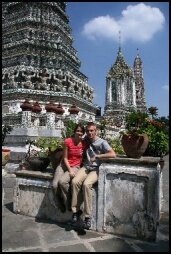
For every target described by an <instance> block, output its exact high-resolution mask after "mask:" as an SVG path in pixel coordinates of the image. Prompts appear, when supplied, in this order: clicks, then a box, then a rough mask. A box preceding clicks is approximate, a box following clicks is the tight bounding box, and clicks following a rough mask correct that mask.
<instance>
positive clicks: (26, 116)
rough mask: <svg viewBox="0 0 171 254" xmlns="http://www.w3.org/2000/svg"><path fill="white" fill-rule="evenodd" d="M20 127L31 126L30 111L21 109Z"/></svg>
mask: <svg viewBox="0 0 171 254" xmlns="http://www.w3.org/2000/svg"><path fill="white" fill-rule="evenodd" d="M21 124H22V127H26V128H29V127H31V111H22V120H21Z"/></svg>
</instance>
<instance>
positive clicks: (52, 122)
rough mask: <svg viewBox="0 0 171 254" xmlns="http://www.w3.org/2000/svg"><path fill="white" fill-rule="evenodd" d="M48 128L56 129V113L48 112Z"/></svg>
mask: <svg viewBox="0 0 171 254" xmlns="http://www.w3.org/2000/svg"><path fill="white" fill-rule="evenodd" d="M46 114H47V128H48V129H55V113H53V112H47V113H46Z"/></svg>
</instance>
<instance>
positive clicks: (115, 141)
mask: <svg viewBox="0 0 171 254" xmlns="http://www.w3.org/2000/svg"><path fill="white" fill-rule="evenodd" d="M107 141H108V143H109V145H110V146H111V147H112V148H113V150H114V151H115V153H116V154H125V153H124V150H123V147H122V144H121V140H120V138H108V139H107Z"/></svg>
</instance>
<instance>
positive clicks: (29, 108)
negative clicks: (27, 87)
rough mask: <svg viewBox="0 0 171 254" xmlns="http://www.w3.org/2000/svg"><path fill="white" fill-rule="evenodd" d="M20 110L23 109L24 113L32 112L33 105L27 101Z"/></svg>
mask: <svg viewBox="0 0 171 254" xmlns="http://www.w3.org/2000/svg"><path fill="white" fill-rule="evenodd" d="M20 108H21V109H22V111H31V110H32V105H31V103H30V102H29V101H28V100H25V101H24V102H23V104H21V106H20Z"/></svg>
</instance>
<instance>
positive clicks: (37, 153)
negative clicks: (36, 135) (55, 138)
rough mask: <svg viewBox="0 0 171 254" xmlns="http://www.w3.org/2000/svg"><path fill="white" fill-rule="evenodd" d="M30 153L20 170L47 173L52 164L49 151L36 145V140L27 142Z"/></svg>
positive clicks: (28, 152) (21, 164)
mask: <svg viewBox="0 0 171 254" xmlns="http://www.w3.org/2000/svg"><path fill="white" fill-rule="evenodd" d="M26 144H27V145H28V151H27V154H26V156H25V159H24V160H23V161H22V163H20V168H21V169H25V170H39V171H45V170H46V168H47V166H48V165H49V163H50V160H49V158H48V151H47V150H46V149H43V148H40V147H38V146H36V145H35V140H33V141H32V140H26Z"/></svg>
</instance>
